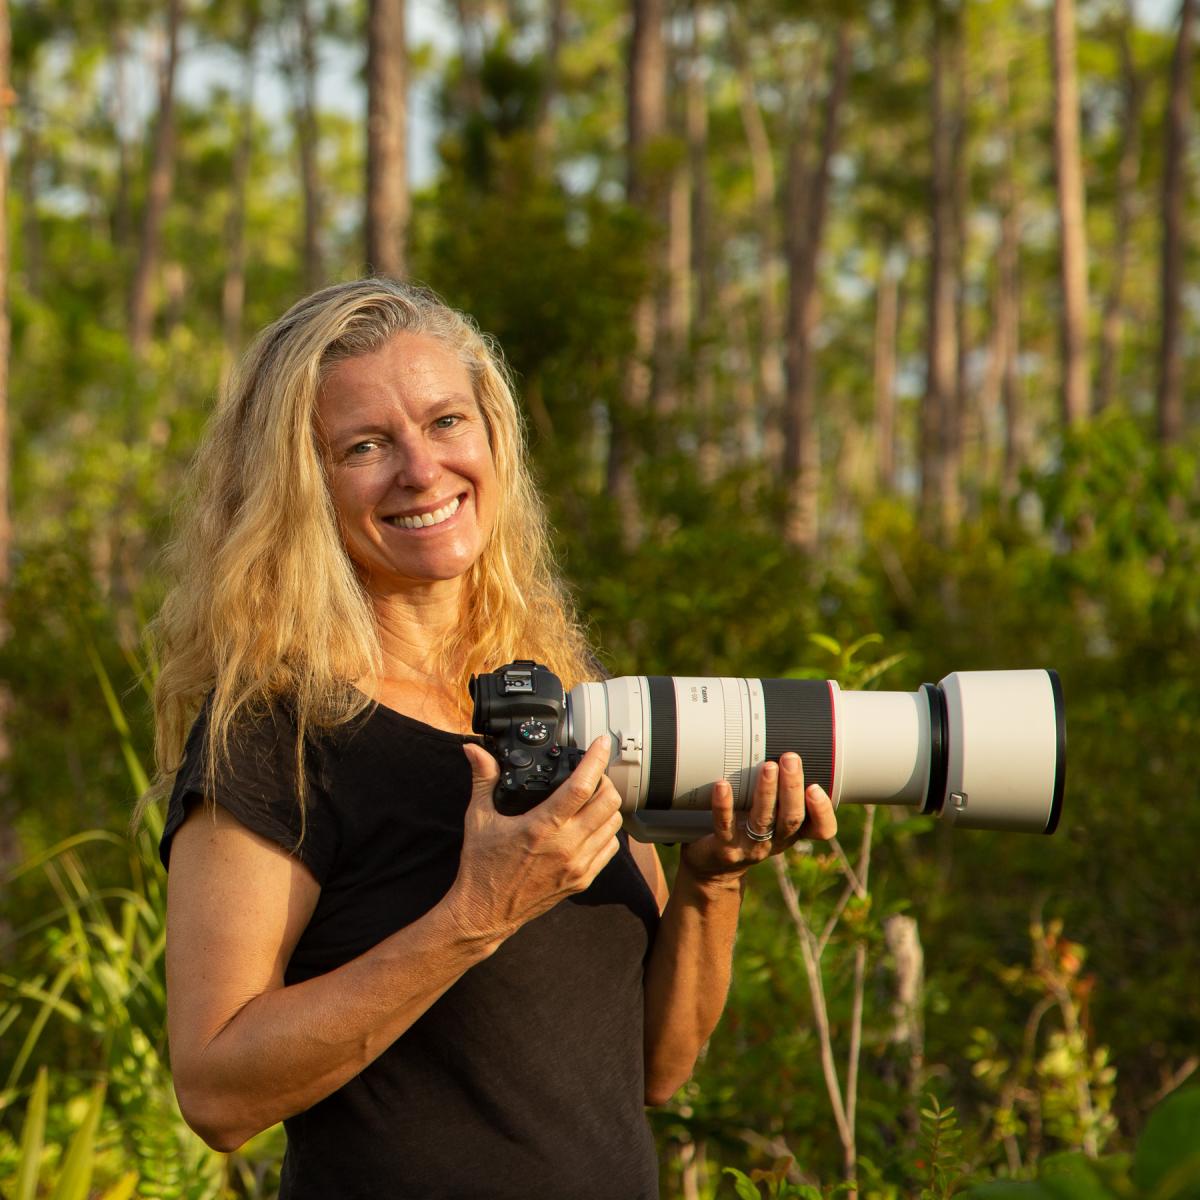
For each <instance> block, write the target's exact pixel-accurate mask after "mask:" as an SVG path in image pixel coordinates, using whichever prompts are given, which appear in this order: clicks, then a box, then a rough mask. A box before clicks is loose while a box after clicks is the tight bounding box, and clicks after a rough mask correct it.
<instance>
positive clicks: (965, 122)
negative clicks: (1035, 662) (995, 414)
mask: <svg viewBox="0 0 1200 1200" xmlns="http://www.w3.org/2000/svg"><path fill="white" fill-rule="evenodd" d="M963 24H964V23H963V19H962V17H961V16H960V18H959V20H958V22H957V25H956V28H955V31H954V40H953V43H952V49H951V55H950V62H951V68H952V70H953V72H954V116H953V118H952V124H953V129H954V133H953V136H952V137H951V139H950V161H951V168H950V171H951V176H952V178H953V180H954V183H953V188H952V200H951V209H952V211H953V213H954V347H955V358H954V396H953V398H952V399H951V401H950V407H951V411H952V413H953V419H952V420H951V421H950V422H949V427H950V429H951V430H952V431H953V438H952V441H951V444H950V445H949V446H948V447H947V454H946V459H947V460H948V461H947V462H946V463H945V464H944V471H943V475H942V480H941V492H942V505H941V507H942V516H943V525H944V526H945V527H946V530H947V532H949V531H951V530H953V529H954V528H956V527H957V525H958V522H959V519H960V518H961V516H962V512H963V506H964V497H963V490H964V489H963V483H964V474H965V471H966V464H967V462H968V461H969V460H970V459H971V458H972V456H977V455H978V450H979V406H978V400H979V397H978V396H977V395H975V393H974V391H973V389H972V388H971V380H970V361H971V346H970V340H969V337H968V331H969V317H970V302H969V297H968V294H967V259H968V254H969V249H970V247H969V238H970V235H969V222H970V205H971V177H970V166H969V149H970V129H969V121H970V114H969V106H970V98H969V95H968V90H967V47H966V30H965V29H964V27H963ZM971 478H977V476H971ZM972 494H975V491H974V489H972Z"/></svg>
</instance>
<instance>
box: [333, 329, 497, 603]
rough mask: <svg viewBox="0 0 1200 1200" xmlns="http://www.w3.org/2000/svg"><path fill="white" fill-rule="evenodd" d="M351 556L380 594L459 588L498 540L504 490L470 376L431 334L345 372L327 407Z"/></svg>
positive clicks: (412, 337)
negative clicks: (495, 530) (457, 582)
mask: <svg viewBox="0 0 1200 1200" xmlns="http://www.w3.org/2000/svg"><path fill="white" fill-rule="evenodd" d="M317 419H318V422H319V427H320V432H321V435H322V436H323V438H324V440H325V444H326V447H327V451H328V461H329V486H330V491H331V493H332V496H333V504H334V508H335V509H336V511H337V515H338V521H339V523H340V524H341V529H342V537H343V538H344V539H345V542H346V549H347V551H348V553H349V555H350V557H351V559H352V560H353V561H354V563H355V565H356V566H357V567H358V569H359V571H360V572H361V573H362V575H363V578H364V580H365V582H366V583H367V586H368V587H369V588H370V590H371V591H372V592H374V593H376V594H381V593H382V594H387V593H391V592H397V591H406V590H410V589H412V588H413V587H414V586H419V585H421V584H428V583H433V582H436V581H439V580H449V579H457V578H459V577H460V576H461V575H463V574H464V573H465V572H466V571H467V569H468V568H469V567H470V566H471V565H472V563H474V562H475V560H476V559H477V558H478V557H479V556H480V554H481V553H482V552H483V548H484V546H485V545H486V544H487V539H488V536H489V535H490V534H491V531H492V526H493V523H494V521H495V516H496V504H497V502H498V499H499V496H498V490H499V489H498V484H497V481H496V470H495V464H494V463H493V461H492V451H491V446H490V444H489V442H488V434H487V427H486V426H485V424H484V421H483V415H482V414H481V413H480V411H479V405H478V404H477V403H476V400H475V395H474V389H473V388H472V386H471V379H470V376H469V374H468V373H467V369H466V367H465V366H463V364H462V363H461V362H460V361H459V359H458V357H457V356H456V355H455V354H454V352H453V351H451V350H449V349H448V348H447V347H446V346H445V345H443V344H442V343H441V342H440V341H438V340H437V339H435V338H432V337H429V336H427V335H425V334H416V333H399V334H397V335H396V336H395V337H393V338H392V339H391V340H390V341H389V342H388V343H387V344H386V345H384V346H383V347H381V348H380V349H379V350H377V351H375V352H374V353H372V354H364V355H362V356H360V357H358V358H349V359H345V360H343V361H342V362H339V363H336V364H335V365H334V366H333V367H332V368H331V370H330V371H329V373H328V375H327V376H326V379H325V383H324V386H323V387H322V389H321V394H320V397H319V398H318V401H317Z"/></svg>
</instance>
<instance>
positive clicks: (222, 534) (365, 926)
mask: <svg viewBox="0 0 1200 1200" xmlns="http://www.w3.org/2000/svg"><path fill="white" fill-rule="evenodd" d="M172 553H173V566H174V572H175V580H176V582H175V585H174V587H173V589H172V591H171V592H170V594H169V596H168V598H167V601H166V603H165V604H164V606H163V609H162V612H161V614H160V616H159V619H158V622H157V635H158V639H159V643H160V648H161V662H162V669H161V673H160V678H159V683H158V691H157V696H156V715H157V732H158V753H159V765H160V771H161V777H162V786H163V788H164V790H165V789H166V787H168V786H171V788H172V790H171V796H170V801H169V806H168V816H167V824H166V830H165V833H164V836H163V843H162V855H163V859H164V862H167V863H168V864H169V867H170V875H169V887H168V951H167V972H168V994H169V1034H170V1047H171V1063H172V1070H173V1073H174V1078H175V1086H176V1091H177V1093H178V1096H179V1101H180V1105H181V1108H182V1110H183V1113H184V1116H185V1117H186V1118H187V1120H188V1122H189V1123H190V1124H191V1125H192V1126H193V1127H194V1128H195V1129H196V1130H197V1131H198V1132H199V1133H200V1134H201V1136H202V1137H203V1138H204V1139H205V1140H206V1141H207V1142H208V1143H209V1144H210V1145H212V1146H214V1147H216V1148H218V1149H223V1150H230V1149H233V1148H235V1147H236V1146H238V1145H240V1144H241V1143H242V1142H244V1141H245V1140H246V1139H247V1138H249V1137H250V1136H252V1135H253V1134H255V1133H257V1132H258V1131H259V1130H262V1129H265V1128H267V1127H268V1126H270V1125H272V1124H274V1123H275V1122H277V1121H279V1120H283V1121H284V1122H285V1124H286V1128H287V1133H288V1150H287V1156H286V1158H285V1162H284V1170H283V1188H282V1195H284V1196H285V1197H292V1198H297V1197H309V1196H312V1197H318V1196H319V1197H331V1196H388V1197H399V1196H421V1197H428V1196H455V1197H509V1196H512V1197H517V1196H520V1197H522V1198H528V1197H547V1198H551V1197H580V1198H584V1197H588V1198H596V1200H599V1198H601V1197H611V1198H613V1200H618V1198H619V1200H631V1198H633V1197H640V1196H655V1195H657V1182H656V1180H657V1168H656V1165H655V1161H654V1148H653V1143H652V1140H651V1137H650V1133H649V1129H648V1126H647V1122H646V1120H645V1115H644V1111H643V1104H645V1103H649V1104H659V1103H663V1102H665V1101H666V1100H667V1099H668V1098H669V1097H670V1096H671V1095H672V1094H673V1093H674V1091H675V1090H676V1088H678V1087H679V1085H680V1084H681V1083H682V1082H683V1081H684V1080H685V1079H686V1078H687V1076H688V1074H689V1073H690V1071H691V1069H692V1066H693V1064H694V1062H695V1058H696V1055H697V1053H698V1052H699V1049H700V1047H701V1046H702V1045H703V1043H704V1041H705V1039H706V1038H707V1037H708V1035H709V1034H710V1033H711V1031H712V1029H713V1027H714V1026H715V1024H716V1021H717V1019H718V1017H719V1015H720V1011H721V1008H722V1006H723V1004H724V1000H725V994H726V990H727V986H728V978H729V964H730V955H731V948H732V943H733V936H734V931H735V929H736V924H737V916H738V908H739V902H740V897H741V891H742V875H743V872H744V871H745V870H746V868H747V867H748V866H750V865H751V864H752V863H754V862H757V861H759V860H760V859H762V858H764V857H765V856H766V855H767V854H768V853H778V852H779V851H781V850H783V849H784V848H786V847H787V846H788V845H790V844H791V842H793V841H794V840H795V838H796V837H798V836H799V835H800V833H801V832H802V831H803V833H804V834H805V835H806V836H815V837H829V836H831V835H832V834H833V833H834V831H835V821H834V816H833V812H832V808H831V805H830V803H829V800H828V798H827V797H826V796H825V795H824V794H823V793H822V792H821V791H820V790H819V789H816V788H813V789H810V790H809V793H808V795H807V801H806V797H805V791H804V784H803V774H802V770H801V767H800V763H799V760H798V759H797V758H796V756H795V755H785V756H784V759H783V761H782V762H781V763H780V765H779V768H776V767H775V766H774V764H768V765H767V766H765V767H764V769H763V771H762V772H761V778H760V782H759V786H758V788H757V791H756V793H755V795H754V798H753V807H752V810H751V812H750V814H749V822H748V823H742V824H739V823H736V822H735V821H734V817H733V811H732V797H731V794H730V790H729V788H728V786H727V785H723V784H719V785H717V788H716V789H715V792H714V797H713V812H714V832H713V834H712V835H711V836H709V837H706V838H704V839H702V840H700V841H698V842H696V843H694V844H692V845H690V846H688V847H687V848H686V849H685V850H684V852H683V854H682V861H681V865H680V869H679V871H678V875H677V878H676V880H675V885H674V889H673V891H672V893H671V895H670V898H669V899H668V895H667V888H666V884H665V881H664V878H663V873H662V869H661V867H660V865H659V862H658V859H657V856H656V854H655V852H654V849H653V847H649V846H643V845H638V844H634V843H630V842H629V841H628V840H627V839H626V838H625V836H624V834H623V833H621V832H620V815H619V805H618V798H617V796H616V793H615V791H614V788H613V786H612V784H611V783H610V782H609V780H608V779H607V777H606V776H605V774H604V768H605V766H606V764H607V761H608V755H609V747H608V744H607V739H606V738H602V739H599V740H598V741H597V742H596V743H594V744H593V745H592V746H591V747H590V748H589V749H588V751H587V753H586V755H585V757H584V759H583V761H582V762H581V764H580V765H579V767H578V768H577V769H576V771H575V772H574V774H573V775H572V776H571V778H570V779H569V780H568V781H567V782H566V783H565V784H564V785H563V786H562V787H561V788H559V789H558V791H557V792H555V793H554V794H553V795H551V796H550V797H549V798H548V799H547V800H546V801H545V802H544V803H542V804H541V805H539V806H538V807H536V808H534V809H533V810H532V811H530V812H529V813H527V814H525V815H523V816H518V817H511V816H502V815H500V814H498V813H497V812H496V810H495V808H494V806H493V804H492V792H493V789H494V786H495V781H496V778H497V767H496V764H495V761H494V760H493V759H492V758H491V756H490V755H488V754H487V753H486V752H485V751H483V750H482V749H480V748H479V747H478V746H476V745H473V744H471V743H469V742H466V741H464V738H463V734H464V733H465V732H466V731H467V730H468V729H469V711H468V706H467V690H466V682H467V680H468V678H469V676H470V675H471V673H473V672H478V671H483V670H489V669H494V668H495V667H496V666H498V665H500V664H502V663H504V662H506V661H508V660H510V659H513V658H516V657H524V658H535V659H537V660H539V661H541V662H544V663H546V664H547V665H548V666H549V667H551V669H553V670H554V671H555V673H556V674H558V675H559V676H560V678H562V680H563V682H564V684H565V685H566V686H567V687H570V686H572V685H573V684H574V683H575V682H577V681H578V680H580V679H582V678H586V677H588V676H589V675H593V674H594V669H593V668H592V667H591V665H590V663H591V659H590V656H589V652H588V648H587V645H586V642H585V641H584V639H583V637H582V635H581V633H580V631H579V629H578V627H577V625H576V623H575V621H574V619H573V617H572V615H571V612H570V608H569V605H568V603H567V600H566V598H565V595H564V592H563V589H562V587H561V585H560V583H559V581H558V579H557V577H556V575H555V573H554V571H553V568H552V564H551V559H550V553H549V549H548V539H547V532H546V526H545V520H544V516H543V512H542V508H541V505H540V503H539V500H538V497H537V495H536V493H535V491H534V489H533V487H532V485H531V482H530V478H529V475H528V472H527V469H526V466H525V461H524V451H523V446H522V440H521V434H520V424H519V417H518V413H517V409H516V405H515V403H514V400H513V397H512V393H511V391H510V388H509V386H508V383H507V380H506V377H505V374H504V372H503V370H502V368H501V366H500V365H499V362H498V360H497V356H496V355H495V353H494V352H493V351H492V349H491V348H490V347H489V345H488V344H487V343H486V341H485V340H484V339H483V338H482V337H481V336H480V335H479V334H478V332H477V331H476V330H475V328H474V327H473V326H472V325H471V324H470V322H469V321H467V320H466V319H465V318H463V317H462V316H461V315H460V314H458V313H455V312H453V311H452V310H450V309H448V308H446V307H445V306H444V305H443V304H442V303H441V302H440V301H438V300H437V299H436V298H435V297H434V296H432V295H431V294H430V293H428V292H426V291H424V290H421V289H415V288H411V287H406V286H404V285H401V284H398V283H394V282H390V281H384V280H378V279H371V280H362V281H358V282H354V283H349V284H342V285H337V286H335V287H331V288H327V289H325V290H324V291H321V292H318V293H317V294H315V295H313V296H310V297H308V298H307V299H305V300H302V301H301V302H299V303H298V304H296V305H295V306H294V307H293V308H292V309H291V310H290V311H289V312H288V313H286V314H285V315H284V316H283V317H282V318H281V319H280V320H279V321H277V322H276V323H275V324H273V325H271V326H270V327H268V328H267V329H266V330H265V331H264V332H263V334H262V335H261V336H260V337H259V339H258V341H257V342H256V343H255V345H254V347H253V348H252V349H251V350H250V351H249V353H248V355H247V357H246V360H245V362H244V363H243V365H242V368H241V370H240V373H239V374H238V375H237V377H236V378H235V379H234V381H233V383H232V384H231V386H230V388H229V390H228V393H227V394H226V396H225V397H224V398H223V400H222V402H221V404H220V405H219V408H218V411H217V413H216V416H215V418H214V421H213V424H212V426H211V428H210V430H209V432H208V434H207V436H206V439H205V442H204V444H203V446H202V448H201V450H200V452H199V454H198V456H197V460H196V464H195V467H194V471H193V479H192V490H191V497H190V503H189V505H188V507H187V509H186V516H185V519H184V522H183V524H182V526H181V532H180V536H179V538H178V540H177V542H176V543H175V545H174V548H173V552H172ZM197 713H199V715H198V716H197ZM193 722H194V723H193ZM189 725H190V726H191V731H190V733H188V732H187V731H188V728H189Z"/></svg>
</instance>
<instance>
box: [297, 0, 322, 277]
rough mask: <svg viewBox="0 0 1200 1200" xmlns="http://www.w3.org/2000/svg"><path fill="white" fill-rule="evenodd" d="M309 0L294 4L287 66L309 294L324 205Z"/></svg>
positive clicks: (318, 273)
mask: <svg viewBox="0 0 1200 1200" xmlns="http://www.w3.org/2000/svg"><path fill="white" fill-rule="evenodd" d="M311 4H312V0H297V4H296V32H297V42H296V50H295V58H294V61H293V62H292V64H291V71H292V80H293V87H294V91H295V100H294V104H295V121H296V144H297V149H298V151H299V155H300V185H301V188H302V189H303V193H304V226H303V234H302V245H303V253H304V259H303V261H304V287H305V290H306V291H313V290H314V289H316V288H318V287H320V285H321V283H322V282H323V281H324V275H325V266H324V253H323V250H322V247H321V242H322V222H323V219H324V212H323V210H324V204H323V200H322V193H321V176H320V170H319V164H318V159H317V138H318V128H317V44H316V32H315V30H314V29H313V14H312V7H311Z"/></svg>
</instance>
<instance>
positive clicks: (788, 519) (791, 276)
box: [783, 21, 850, 552]
mask: <svg viewBox="0 0 1200 1200" xmlns="http://www.w3.org/2000/svg"><path fill="white" fill-rule="evenodd" d="M849 76H850V27H849V24H848V23H847V22H845V21H843V22H842V23H841V24H840V25H839V26H838V30H837V33H836V35H835V41H834V46H833V51H832V54H831V60H830V67H829V85H828V90H827V92H826V95H825V106H824V120H823V122H822V127H821V134H820V142H819V145H818V148H817V157H816V161H815V163H814V164H813V166H812V168H811V169H806V166H805V162H804V158H803V150H802V147H801V146H800V143H799V140H798V139H797V140H796V141H795V142H794V143H793V146H792V151H791V154H790V155H789V168H788V178H789V182H788V195H789V205H788V222H787V224H788V235H787V237H788V328H787V387H786V399H785V406H784V440H783V477H784V486H785V488H786V495H787V508H786V512H785V517H784V536H785V538H786V539H787V540H788V541H789V542H790V543H791V544H792V545H794V546H799V547H801V548H802V549H804V550H806V551H809V552H811V551H813V550H815V549H816V545H817V535H818V511H817V497H818V488H819V484H820V448H819V443H818V440H817V427H816V412H815V380H814V373H813V351H812V334H813V327H814V325H815V324H816V313H817V302H818V292H817V267H818V264H819V262H820V254H821V242H822V238H823V237H824V233H825V217H826V213H827V211H828V207H829V188H830V164H831V162H832V160H833V155H834V152H835V150H836V149H837V141H838V134H839V130H840V123H841V113H842V103H843V100H844V99H845V95H846V87H847V83H848V81H849Z"/></svg>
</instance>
